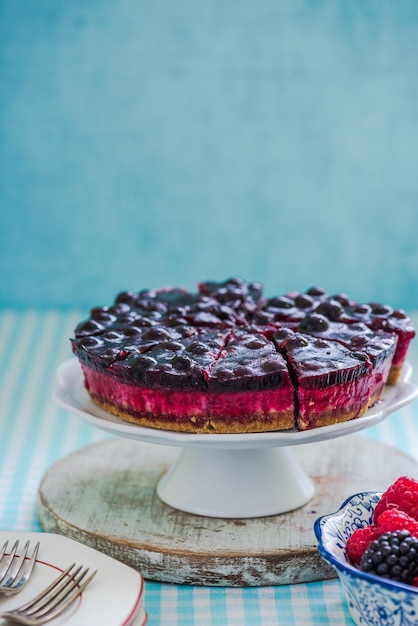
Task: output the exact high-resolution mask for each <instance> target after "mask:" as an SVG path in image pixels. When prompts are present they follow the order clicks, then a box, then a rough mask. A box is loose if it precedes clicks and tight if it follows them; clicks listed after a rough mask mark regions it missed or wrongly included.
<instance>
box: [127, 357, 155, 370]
mask: <svg viewBox="0 0 418 626" xmlns="http://www.w3.org/2000/svg"><path fill="white" fill-rule="evenodd" d="M156 364H157V361H156V360H155V359H153V358H152V357H151V356H147V355H146V354H143V355H141V356H139V357H138V358H137V359H135V360H134V361H133V362H132V368H133V369H136V370H141V371H142V370H148V369H150V368H151V367H154V366H155V365H156Z"/></svg>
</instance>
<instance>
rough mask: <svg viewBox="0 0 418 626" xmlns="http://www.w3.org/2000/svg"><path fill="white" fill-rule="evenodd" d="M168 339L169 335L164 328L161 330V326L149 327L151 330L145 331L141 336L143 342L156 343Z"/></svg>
mask: <svg viewBox="0 0 418 626" xmlns="http://www.w3.org/2000/svg"><path fill="white" fill-rule="evenodd" d="M170 338H171V337H170V333H169V332H168V331H167V330H165V329H164V328H161V326H151V328H150V329H149V330H147V331H145V333H144V335H143V339H145V341H156V340H159V339H170Z"/></svg>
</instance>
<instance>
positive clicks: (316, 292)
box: [305, 287, 327, 297]
mask: <svg viewBox="0 0 418 626" xmlns="http://www.w3.org/2000/svg"><path fill="white" fill-rule="evenodd" d="M305 293H307V294H308V296H314V297H318V296H326V294H327V292H326V291H325V289H323V287H310V288H309V289H307V290H306V292H305Z"/></svg>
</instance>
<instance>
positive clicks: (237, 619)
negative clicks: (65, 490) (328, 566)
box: [0, 310, 418, 626]
mask: <svg viewBox="0 0 418 626" xmlns="http://www.w3.org/2000/svg"><path fill="white" fill-rule="evenodd" d="M83 315H84V312H80V311H76V310H74V311H67V312H59V311H50V310H46V311H38V310H25V311H20V312H17V311H9V310H3V311H1V312H0V467H1V470H0V529H1V530H15V531H40V530H41V527H40V524H39V521H38V516H37V493H38V486H39V483H40V481H41V479H42V477H43V475H44V473H45V471H46V470H47V469H48V468H49V467H50V466H51V465H52V464H53V463H54V462H55V461H57V460H58V459H59V458H61V457H63V456H65V455H67V454H69V453H71V452H73V451H74V450H76V449H79V448H82V447H84V446H87V445H89V444H92V443H95V442H98V441H102V440H104V439H106V438H108V437H109V435H106V434H105V433H103V432H102V431H99V430H97V429H95V428H93V427H91V426H90V425H88V424H87V423H86V422H84V421H83V420H81V419H79V418H77V417H76V416H74V415H72V414H69V413H68V412H66V411H64V410H63V409H62V408H60V407H59V406H58V405H57V404H56V403H55V402H54V400H53V398H52V391H53V389H54V387H55V384H56V381H55V372H56V369H57V367H58V365H59V364H60V363H62V362H63V361H64V360H66V359H68V358H69V357H70V356H71V350H70V345H69V337H70V336H71V335H72V332H73V329H74V327H75V325H76V324H77V322H78V321H79V320H80V319H82V317H83ZM414 317H415V321H416V322H418V315H416V316H415V315H414ZM408 358H409V361H410V362H411V364H412V366H413V367H414V366H415V370H416V371H417V370H418V348H417V347H416V346H415V343H414V342H413V344H412V346H411V349H410V352H409V357H408ZM413 378H415V380H416V377H414V376H413ZM400 414H401V416H402V419H399V418H400ZM361 436H364V437H369V438H372V439H375V440H377V441H380V442H383V443H387V444H390V445H392V446H396V447H397V448H399V449H400V450H402V451H403V452H405V453H406V454H408V455H410V456H411V457H414V458H417V459H418V401H415V402H413V403H412V404H410V405H408V406H407V407H404V408H403V409H401V411H399V412H398V413H396V414H393V415H392V416H390V417H389V418H388V419H386V420H385V421H384V422H382V423H381V424H379V425H377V426H374V427H372V428H370V429H369V430H367V431H366V432H363V433H362V435H361ZM144 605H145V609H146V611H147V613H148V615H149V620H148V624H149V626H159V625H161V626H171V625H172V626H174V625H179V626H180V625H181V626H187V625H188V624H190V625H192V624H193V625H195V624H196V625H198V626H209V625H217V624H220V625H223V624H225V625H228V626H229V625H232V626H235V625H237V626H238V625H239V626H245V625H248V626H250V625H251V626H254V625H257V626H263V625H265V626H267V625H268V626H270V625H271V624H278V625H283V626H289V625H291V624H296V625H297V626H310V625H311V624H332V625H333V626H338V625H339V624H341V625H343V624H352V622H351V619H350V616H349V613H348V607H347V605H346V603H345V600H344V597H343V593H342V589H341V587H340V584H339V582H338V581H337V580H331V581H325V582H315V583H309V584H297V585H285V586H277V587H261V588H242V589H241V588H222V587H221V588H218V587H193V586H181V585H171V584H160V583H157V582H151V581H146V587H145V598H144ZM115 626H117V625H115Z"/></svg>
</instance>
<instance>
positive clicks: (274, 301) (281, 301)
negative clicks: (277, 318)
mask: <svg viewBox="0 0 418 626" xmlns="http://www.w3.org/2000/svg"><path fill="white" fill-rule="evenodd" d="M268 303H269V306H271V307H273V308H275V309H291V308H292V307H293V302H292V301H291V300H290V298H286V296H282V297H280V298H279V297H278V298H270V300H269V301H268Z"/></svg>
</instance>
